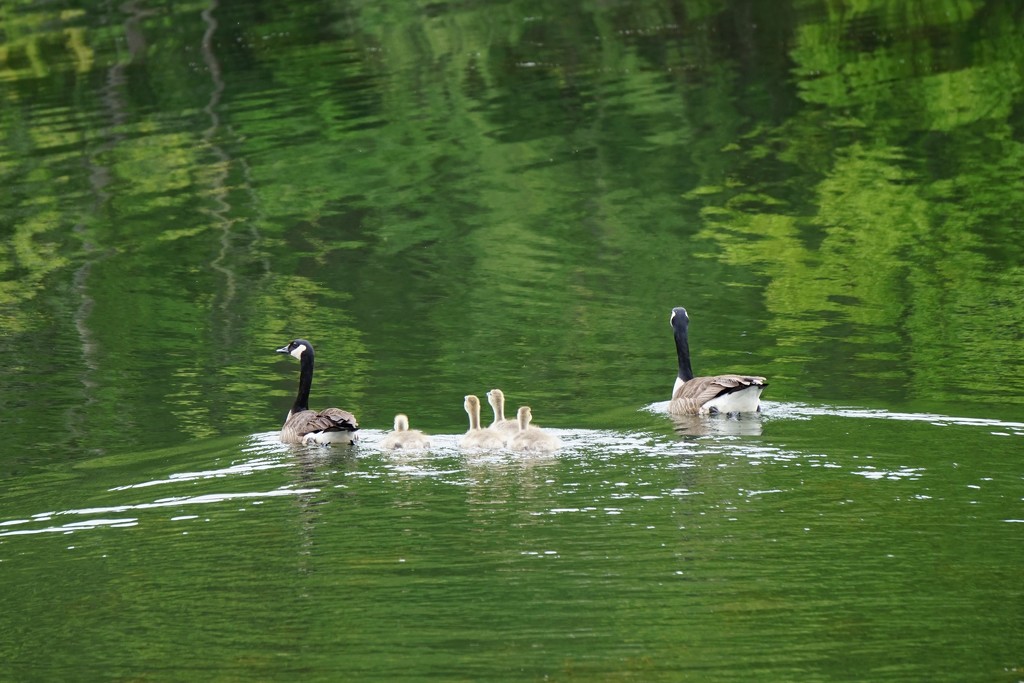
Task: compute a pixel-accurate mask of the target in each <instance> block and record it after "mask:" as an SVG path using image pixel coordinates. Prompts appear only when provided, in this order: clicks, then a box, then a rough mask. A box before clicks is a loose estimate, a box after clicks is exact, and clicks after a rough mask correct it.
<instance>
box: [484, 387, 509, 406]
mask: <svg viewBox="0 0 1024 683" xmlns="http://www.w3.org/2000/svg"><path fill="white" fill-rule="evenodd" d="M487 402H488V403H490V404H491V407H494V406H496V405H498V404H499V403H504V402H505V394H504V393H503V392H502V391H501V389H491V390H490V391H488V392H487Z"/></svg>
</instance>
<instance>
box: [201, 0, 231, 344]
mask: <svg viewBox="0 0 1024 683" xmlns="http://www.w3.org/2000/svg"><path fill="white" fill-rule="evenodd" d="M218 6H219V2H218V0H211V2H210V6H209V7H207V8H206V9H204V10H203V11H202V13H201V16H202V18H203V23H204V24H206V31H205V32H204V33H203V41H202V45H201V47H200V50H201V52H202V54H203V61H204V62H205V63H206V68H207V70H208V71H209V73H210V80H211V81H212V83H213V90H212V91H211V92H210V101H209V102H208V103H207V104H206V106H205V107H203V111H204V112H205V113H206V115H207V116H209V117H210V127H209V128H207V129H206V130H205V131H203V140H204V141H205V142H206V144H207V146H208V147H209V148H210V150H211V151H212V152H213V154H214V156H215V157H216V158H217V162H218V163H217V165H216V172H215V173H214V174H213V179H212V181H211V185H212V187H213V201H214V204H215V206H216V208H214V209H213V210H212V211H210V213H211V214H213V216H214V217H215V218H216V221H217V223H218V224H219V225H220V229H221V236H220V251H219V252H218V253H217V258H215V259H214V260H213V261H212V262H211V263H210V267H211V268H213V269H214V270H216V271H217V272H218V273H221V274H222V275H223V276H224V298H223V299H222V300H221V302H220V309H221V310H222V311H225V310H228V309H229V308H230V306H231V304H232V303H233V302H234V300H235V295H236V292H237V288H238V286H237V277H236V275H235V272H234V270H233V269H231V268H229V267H228V266H226V265H225V261H226V260H227V256H228V253H229V252H230V251H231V229H232V226H233V225H234V220H233V219H231V218H228V213H229V212H230V211H231V204H230V203H229V202H228V199H227V196H228V189H227V178H228V170H229V168H230V163H231V158H230V157H229V156H228V154H227V152H225V151H224V149H223V148H221V147H220V146H219V145H217V144H216V143H214V138H215V136H216V135H217V133H218V131H219V130H220V127H221V124H220V116H219V114H218V113H217V108H218V106H220V101H221V96H222V95H223V94H224V77H223V73H222V72H221V68H220V62H219V61H218V60H217V56H216V55H215V54H214V52H213V38H214V35H215V34H216V33H217V26H218V24H217V19H216V18H215V17H214V16H213V13H214V11H215V10H216V9H217V7H218ZM220 317H221V318H223V316H220ZM229 329H230V325H227V326H226V327H225V328H224V332H225V334H224V338H223V341H225V342H226V341H229V339H230V336H231V335H230V333H229Z"/></svg>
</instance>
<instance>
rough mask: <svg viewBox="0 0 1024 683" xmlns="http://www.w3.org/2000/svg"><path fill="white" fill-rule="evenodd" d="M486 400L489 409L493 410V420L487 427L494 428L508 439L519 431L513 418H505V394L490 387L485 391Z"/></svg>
mask: <svg viewBox="0 0 1024 683" xmlns="http://www.w3.org/2000/svg"><path fill="white" fill-rule="evenodd" d="M487 402H488V403H490V404H491V409H492V410H493V411H494V422H492V423H491V424H490V425H488V427H487V428H488V429H493V430H495V431H496V432H498V433H499V434H501V436H502V438H503V439H505V440H506V441H508V440H509V439H511V438H512V437H513V436H515V435H516V434H517V433H518V432H519V423H518V422H516V421H515V420H506V419H505V394H504V393H503V392H502V391H501V389H491V390H490V391H488V392H487Z"/></svg>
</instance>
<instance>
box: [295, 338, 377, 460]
mask: <svg viewBox="0 0 1024 683" xmlns="http://www.w3.org/2000/svg"><path fill="white" fill-rule="evenodd" d="M277 352H278V353H287V354H288V355H290V356H295V357H296V358H298V359H299V393H298V394H296V395H295V403H293V404H292V409H291V410H289V411H288V417H286V418H285V420H284V426H283V427H281V441H282V442H284V443H301V444H311V443H317V444H332V443H352V442H353V441H355V434H354V432H355V431H356V430H357V429H359V423H358V422H356V418H355V416H354V415H352V413H350V412H348V411H347V410H341V409H340V408H325V409H323V410H321V411H319V412H317V411H315V410H310V409H309V388H310V387H311V386H313V345H312V344H310V343H309V342H308V341H306V340H305V339H296V340H294V341H292V342H290V343H289V344H288V346H282V347H281V348H279V349H278V350H277Z"/></svg>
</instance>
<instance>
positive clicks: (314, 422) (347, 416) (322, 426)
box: [288, 408, 359, 436]
mask: <svg viewBox="0 0 1024 683" xmlns="http://www.w3.org/2000/svg"><path fill="white" fill-rule="evenodd" d="M288 422H289V423H291V426H292V428H293V429H294V430H295V432H296V433H297V434H298V435H299V436H303V435H305V434H310V433H312V432H326V431H332V430H337V431H342V432H354V431H355V430H357V429H359V423H358V422H356V418H355V416H354V415H353V414H352V413H350V412H348V411H347V410H342V409H340V408H325V409H324V410H321V411H319V412H317V411H315V410H303V411H302V412H301V413H297V414H295V415H292V417H291V419H290V420H288Z"/></svg>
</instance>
